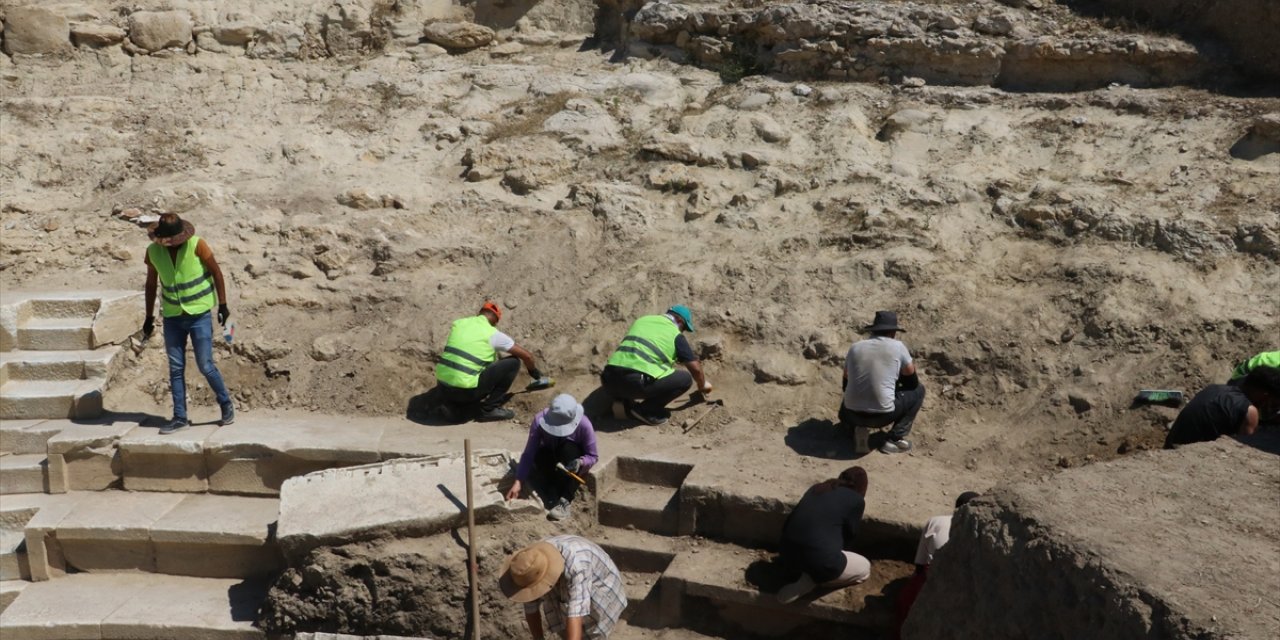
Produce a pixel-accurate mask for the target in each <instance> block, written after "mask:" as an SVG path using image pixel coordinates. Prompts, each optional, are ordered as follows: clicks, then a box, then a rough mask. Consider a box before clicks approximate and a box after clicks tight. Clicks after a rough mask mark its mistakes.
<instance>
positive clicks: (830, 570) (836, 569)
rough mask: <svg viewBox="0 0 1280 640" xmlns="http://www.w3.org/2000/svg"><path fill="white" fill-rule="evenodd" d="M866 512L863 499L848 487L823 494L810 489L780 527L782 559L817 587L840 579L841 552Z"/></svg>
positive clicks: (841, 570) (850, 542)
mask: <svg viewBox="0 0 1280 640" xmlns="http://www.w3.org/2000/svg"><path fill="white" fill-rule="evenodd" d="M865 509H866V502H864V501H863V499H862V496H861V495H858V492H857V491H854V490H853V489H850V488H849V487H836V488H835V489H832V490H831V491H828V492H826V493H822V494H817V493H814V491H813V489H812V488H810V489H809V491H807V492H805V494H804V497H803V498H800V502H799V503H798V504H796V508H795V509H792V511H791V515H789V516H787V522H786V524H784V525H782V545H781V547H782V556H783V557H784V558H786V559H787V560H788V561H789V562H792V563H794V564H796V565H798V566H799V567H800V569H802V570H803V571H804V572H805V573H807V574H809V577H810V578H813V581H814V582H817V583H819V584H821V583H823V582H827V581H829V580H834V579H836V578H838V577H840V574H841V573H842V572H843V571H844V565H845V559H844V550H845V549H846V548H848V547H849V546H850V545H851V544H852V542H853V534H854V533H856V532H857V530H858V524H860V523H861V522H862V512H863V511H864V510H865Z"/></svg>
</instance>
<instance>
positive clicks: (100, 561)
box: [56, 491, 187, 572]
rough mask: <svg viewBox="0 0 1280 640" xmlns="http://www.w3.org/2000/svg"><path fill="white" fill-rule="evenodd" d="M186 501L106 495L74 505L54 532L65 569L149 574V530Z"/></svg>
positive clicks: (151, 559)
mask: <svg viewBox="0 0 1280 640" xmlns="http://www.w3.org/2000/svg"><path fill="white" fill-rule="evenodd" d="M186 497H187V496H184V495H180V494H164V493H146V492H144V493H132V492H127V491H108V492H102V493H98V494H95V495H94V496H93V497H92V498H91V499H88V500H83V501H81V502H79V503H78V504H77V505H76V506H75V507H74V508H72V509H71V511H70V512H69V513H67V515H66V517H65V518H63V519H62V521H61V522H59V523H58V526H57V530H56V534H57V538H58V542H59V544H60V545H61V546H62V553H63V555H64V556H65V557H66V562H67V566H68V567H74V568H75V569H77V570H79V571H89V572H93V571H153V572H154V571H155V570H156V562H155V551H154V548H153V546H152V543H151V526H152V525H153V524H154V523H155V522H156V521H157V520H159V519H160V518H161V517H163V516H164V515H165V514H166V513H168V512H169V511H171V510H173V508H174V507H176V506H178V503H180V502H182V500H183V499H185V498H186Z"/></svg>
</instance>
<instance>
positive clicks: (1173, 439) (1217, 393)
mask: <svg viewBox="0 0 1280 640" xmlns="http://www.w3.org/2000/svg"><path fill="white" fill-rule="evenodd" d="M1250 406H1252V404H1251V403H1250V402H1249V399H1248V398H1246V397H1245V395H1244V392H1243V391H1241V390H1240V388H1239V387H1236V386H1233V385H1227V384H1211V385H1209V386H1207V387H1205V388H1204V390H1203V391H1201V392H1200V393H1197V394H1196V395H1195V397H1194V398H1192V399H1191V402H1188V403H1187V406H1186V407H1184V408H1183V409H1182V412H1181V413H1179V414H1178V418H1177V419H1176V420H1174V421H1173V427H1172V428H1170V429H1169V435H1168V437H1166V438H1165V440H1164V447H1165V448H1166V449H1171V448H1173V447H1175V446H1177V445H1181V444H1191V443H1192V442H1209V441H1210V440H1216V439H1217V438H1218V436H1224V435H1231V434H1233V433H1236V432H1237V431H1239V430H1240V425H1242V424H1244V420H1245V417H1247V416H1248V414H1249V407H1250Z"/></svg>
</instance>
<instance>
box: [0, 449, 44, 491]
mask: <svg viewBox="0 0 1280 640" xmlns="http://www.w3.org/2000/svg"><path fill="white" fill-rule="evenodd" d="M48 490H49V461H48V456H46V455H44V454H41V453H24V454H15V455H5V456H0V494H10V493H42V492H46V491H48Z"/></svg>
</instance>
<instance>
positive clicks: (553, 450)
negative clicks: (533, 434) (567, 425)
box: [529, 438, 583, 508]
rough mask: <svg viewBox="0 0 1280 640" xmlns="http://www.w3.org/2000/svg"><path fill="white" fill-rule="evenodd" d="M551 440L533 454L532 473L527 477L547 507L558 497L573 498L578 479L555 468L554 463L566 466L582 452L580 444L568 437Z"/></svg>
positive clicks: (553, 504) (551, 505)
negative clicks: (547, 444)
mask: <svg viewBox="0 0 1280 640" xmlns="http://www.w3.org/2000/svg"><path fill="white" fill-rule="evenodd" d="M552 440H553V441H552V443H551V444H550V445H549V446H544V447H541V448H539V449H538V452H537V453H535V454H534V455H533V473H532V474H530V477H529V482H530V484H532V485H533V490H534V491H537V492H538V495H540V496H542V499H543V500H544V501H546V503H547V507H548V508H551V507H554V506H556V503H557V502H559V501H560V498H568V499H569V500H573V496H574V495H575V494H577V492H578V486H579V485H578V481H577V480H574V479H573V478H570V477H569V474H567V473H565V472H563V471H561V470H559V469H557V468H556V463H560V464H563V465H566V466H567V465H568V464H569V463H570V462H572V461H574V460H576V459H578V458H581V457H582V453H583V451H582V445H580V444H578V443H576V442H574V441H572V440H570V439H568V438H553V439H552ZM578 475H579V476H581V475H582V474H581V473H579V474H578Z"/></svg>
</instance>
